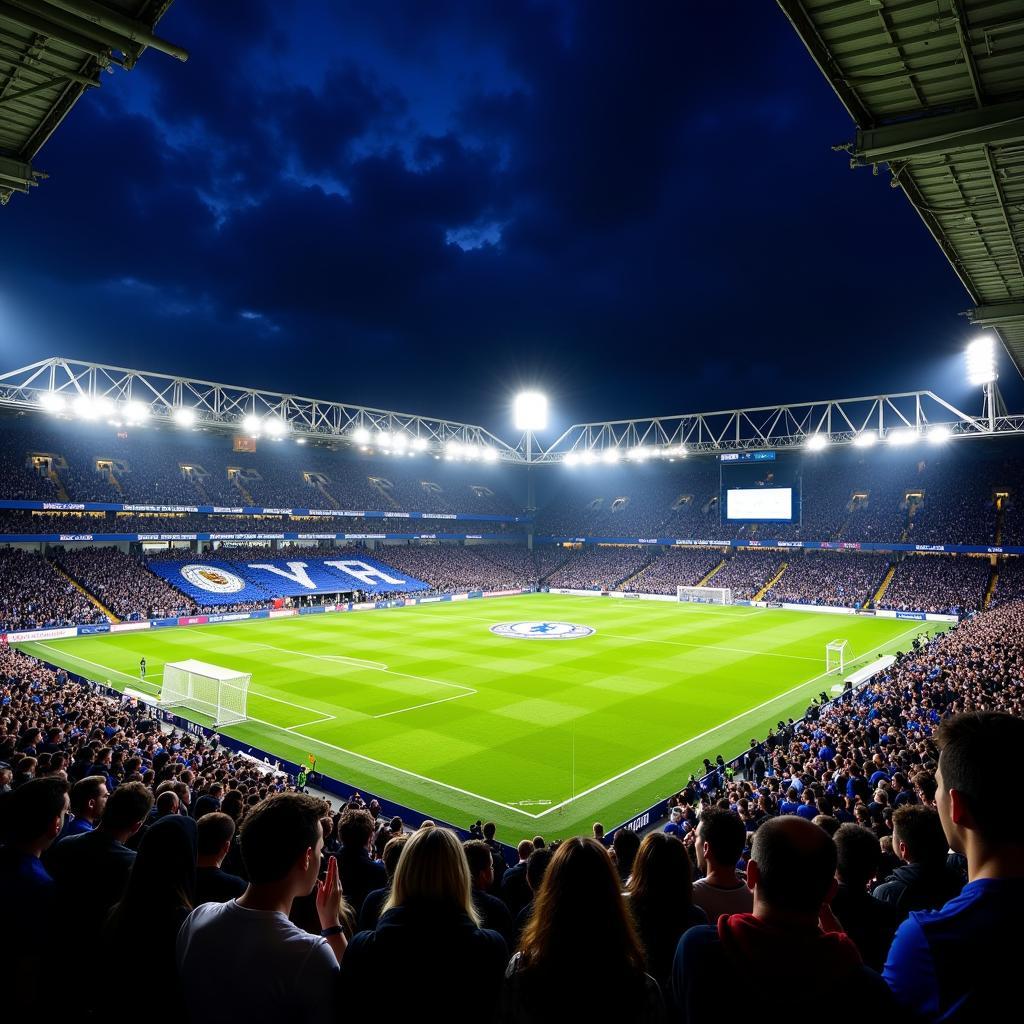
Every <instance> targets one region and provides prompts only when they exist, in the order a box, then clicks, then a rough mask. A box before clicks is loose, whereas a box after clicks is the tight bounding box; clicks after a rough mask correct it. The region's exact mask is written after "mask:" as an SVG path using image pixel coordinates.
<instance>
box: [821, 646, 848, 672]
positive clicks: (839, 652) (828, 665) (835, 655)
mask: <svg viewBox="0 0 1024 1024" xmlns="http://www.w3.org/2000/svg"><path fill="white" fill-rule="evenodd" d="M846 644H847V641H846V640H830V641H829V642H828V643H827V644H825V671H826V672H842V670H843V669H844V668H845V666H846Z"/></svg>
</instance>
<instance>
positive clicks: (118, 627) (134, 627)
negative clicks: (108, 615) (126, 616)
mask: <svg viewBox="0 0 1024 1024" xmlns="http://www.w3.org/2000/svg"><path fill="white" fill-rule="evenodd" d="M150 626H151V623H149V622H147V621H146V620H143V621H142V622H112V623H111V624H110V632H111V633H137V632H138V631H139V630H143V629H149V628H150Z"/></svg>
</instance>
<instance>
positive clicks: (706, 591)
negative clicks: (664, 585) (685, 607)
mask: <svg viewBox="0 0 1024 1024" xmlns="http://www.w3.org/2000/svg"><path fill="white" fill-rule="evenodd" d="M676 599H677V600H679V601H689V602H692V603H694V604H732V588H731V587H676Z"/></svg>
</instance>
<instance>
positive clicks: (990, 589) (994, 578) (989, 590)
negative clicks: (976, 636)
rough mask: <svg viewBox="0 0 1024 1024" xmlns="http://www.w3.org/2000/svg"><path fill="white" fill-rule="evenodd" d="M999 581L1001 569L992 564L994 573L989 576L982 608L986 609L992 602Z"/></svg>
mask: <svg viewBox="0 0 1024 1024" xmlns="http://www.w3.org/2000/svg"><path fill="white" fill-rule="evenodd" d="M998 583H999V570H998V569H997V568H996V567H995V566H992V575H991V576H989V578H988V586H987V587H986V588H985V596H984V597H983V598H982V601H981V610H982V611H984V610H985V609H986V608H987V607H988V606H989V605H990V604H991V603H992V595H993V594H994V593H995V592H996V585H997V584H998Z"/></svg>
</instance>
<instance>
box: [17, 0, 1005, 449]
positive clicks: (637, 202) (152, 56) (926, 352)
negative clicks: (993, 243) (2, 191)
mask: <svg viewBox="0 0 1024 1024" xmlns="http://www.w3.org/2000/svg"><path fill="white" fill-rule="evenodd" d="M158 31H159V34H160V35H161V36H163V37H164V38H166V39H169V40H171V41H173V42H175V43H178V44H180V45H182V46H184V47H185V48H187V49H188V50H189V51H190V53H191V59H190V60H189V61H188V62H187V63H184V64H182V63H180V62H178V61H176V60H174V59H173V58H170V57H166V56H164V55H163V54H160V53H157V52H155V51H150V52H147V53H146V54H145V55H144V56H143V58H142V60H141V61H140V62H139V65H138V66H137V67H136V69H135V70H134V71H132V72H130V73H122V72H117V73H115V74H113V75H104V76H103V86H102V88H101V89H99V90H96V91H93V92H91V93H90V94H88V95H86V96H85V97H84V98H83V99H82V100H81V101H80V102H79V104H78V105H77V107H76V108H75V109H74V110H73V111H72V113H71V115H70V116H69V118H68V119H67V120H66V121H65V123H64V124H63V126H62V127H61V128H60V129H59V130H58V131H57V133H56V134H55V135H54V136H53V138H52V139H51V140H50V142H49V143H48V144H47V145H46V146H45V147H44V148H43V150H42V152H41V153H40V155H39V156H38V158H37V159H36V166H37V167H38V168H40V169H43V170H46V171H48V172H49V173H50V175H51V178H50V179H49V180H48V181H46V182H44V183H43V184H42V185H41V186H40V187H39V188H38V189H36V190H34V191H33V193H32V195H31V196H29V197H27V198H26V197H24V196H16V197H14V198H13V199H12V201H11V203H10V205H9V206H8V207H6V208H5V209H3V210H2V211H0V369H9V368H13V367H14V366H17V365H20V364H22V363H26V362H29V361H31V360H34V359H38V358H42V357H44V356H48V355H56V354H63V355H67V356H73V357H78V358H84V359H90V360H97V361H103V362H111V363H115V364H118V365H124V366H134V367H140V368H145V369H152V370H161V371H165V372H171V373H179V374H185V375H189V376H198V377H203V378H206V379H212V380H220V381H224V382H228V383H237V384H246V385H250V386H257V387H268V388H272V389H274V390H282V391H291V392H295V393H298V394H305V395H313V396H317V397H323V398H332V399H338V400H342V401H348V402H353V403H358V404H366V405H373V406H381V407H385V408H393V409H398V410H402V411H411V412H419V413H424V414H427V415H435V416H446V417H450V418H453V419H460V420H467V421H470V422H481V423H484V424H486V425H488V426H491V427H493V428H494V429H495V430H496V432H497V433H499V434H501V435H502V436H506V437H510V436H511V435H512V434H513V431H512V429H511V426H510V424H509V418H508V401H509V397H510V395H511V394H512V392H514V391H515V390H517V389H518V388H520V387H521V386H523V385H534V386H539V387H541V388H543V389H544V390H546V391H547V392H548V393H549V394H550V396H551V399H552V402H553V404H554V409H555V412H556V415H557V420H558V421H559V423H560V424H563V425H564V424H568V423H569V422H572V421H574V420H582V419H594V420H599V419H610V418H618V417H629V416H645V415H653V414H669V413H678V412H685V411H696V410H710V409H717V408H723V407H731V406H734V405H741V404H772V403H775V402H781V401H799V400H803V399H814V398H826V397H845V396H852V395H855V394H870V393H875V392H879V391H885V390H911V389H915V388H919V387H932V388H935V389H936V390H939V391H941V392H942V393H943V394H945V395H948V396H949V397H951V398H955V399H963V400H965V401H968V402H969V403H970V406H971V408H972V409H973V408H974V405H976V404H978V401H977V400H976V396H973V397H970V398H968V395H967V393H966V389H965V385H964V384H963V380H962V378H963V374H962V372H961V370H960V359H959V353H960V352H961V350H962V347H963V345H964V342H965V341H966V340H967V339H969V338H970V337H971V333H972V332H971V331H970V329H969V327H968V325H967V323H966V321H965V319H964V318H963V317H960V316H958V313H959V312H960V311H961V310H963V309H966V308H967V307H968V306H969V305H970V300H969V298H968V296H967V294H966V293H965V291H964V290H963V288H962V287H961V285H960V283H959V281H958V280H957V278H956V276H955V274H954V272H953V270H952V269H951V268H950V267H949V265H948V264H947V263H946V261H945V258H944V257H943V256H942V254H941V253H940V251H939V249H938V247H937V246H936V244H935V243H934V242H933V241H932V239H931V238H930V236H929V235H928V233H927V231H926V229H925V227H924V225H923V224H922V223H921V221H920V220H919V218H918V217H917V215H916V214H915V213H914V212H913V210H912V209H911V207H910V205H909V204H908V203H907V201H906V199H905V198H904V196H903V195H902V194H901V193H899V192H897V191H895V190H893V189H890V187H889V184H888V175H887V174H880V175H879V176H878V177H877V178H873V177H872V176H871V174H870V172H869V171H865V170H862V171H858V172H854V171H851V170H849V169H848V166H847V158H846V156H845V154H842V153H833V152H831V150H830V146H831V145H833V144H836V143H842V142H846V141H849V140H850V139H851V138H852V135H853V127H852V124H851V122H850V120H849V118H848V116H847V115H846V113H845V111H844V110H843V108H842V106H841V105H840V103H839V101H838V99H837V98H836V97H835V95H834V94H833V92H832V90H831V89H830V88H829V86H828V84H827V83H826V82H825V80H824V78H823V77H822V76H821V74H820V73H819V72H818V70H817V68H816V67H815V66H814V64H813V62H812V61H811V58H810V56H809V55H808V54H807V52H806V51H805V50H804V48H803V46H802V44H801V43H800V42H799V40H798V39H797V37H796V35H795V33H794V32H793V30H792V29H791V27H790V26H789V24H788V22H787V21H786V19H785V18H784V16H783V15H782V14H781V12H780V11H779V10H778V8H777V7H776V5H775V4H774V3H772V2H769V0H757V2H753V0H719V2H717V3H714V4H696V3H683V2H679V0H672V2H664V3H656V2H651V3H643V4H635V3H632V4H631V3H624V2H609V3H605V2H597V0H586V2H581V3H577V4H559V3H548V2H537V3H511V2H506V3H501V4H483V3H480V2H479V0H467V2H465V3H460V2H456V0H451V2H431V3H424V2H422V0H410V2H407V3H399V2H395V0H386V2H383V3H376V4H373V3H371V4H367V3H365V2H359V3H341V2H323V3H317V2H311V0H301V2H299V0H295V2H286V0H245V2H240V0H217V2H206V0H177V2H176V3H175V4H174V5H173V6H172V8H171V10H170V12H169V14H168V15H167V17H166V18H165V19H164V20H163V21H162V22H161V24H160V26H159V29H158ZM1003 369H1004V378H1007V377H1010V376H1013V375H1014V371H1012V370H1010V369H1009V365H1008V360H1006V359H1005V357H1004V368H1003Z"/></svg>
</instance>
